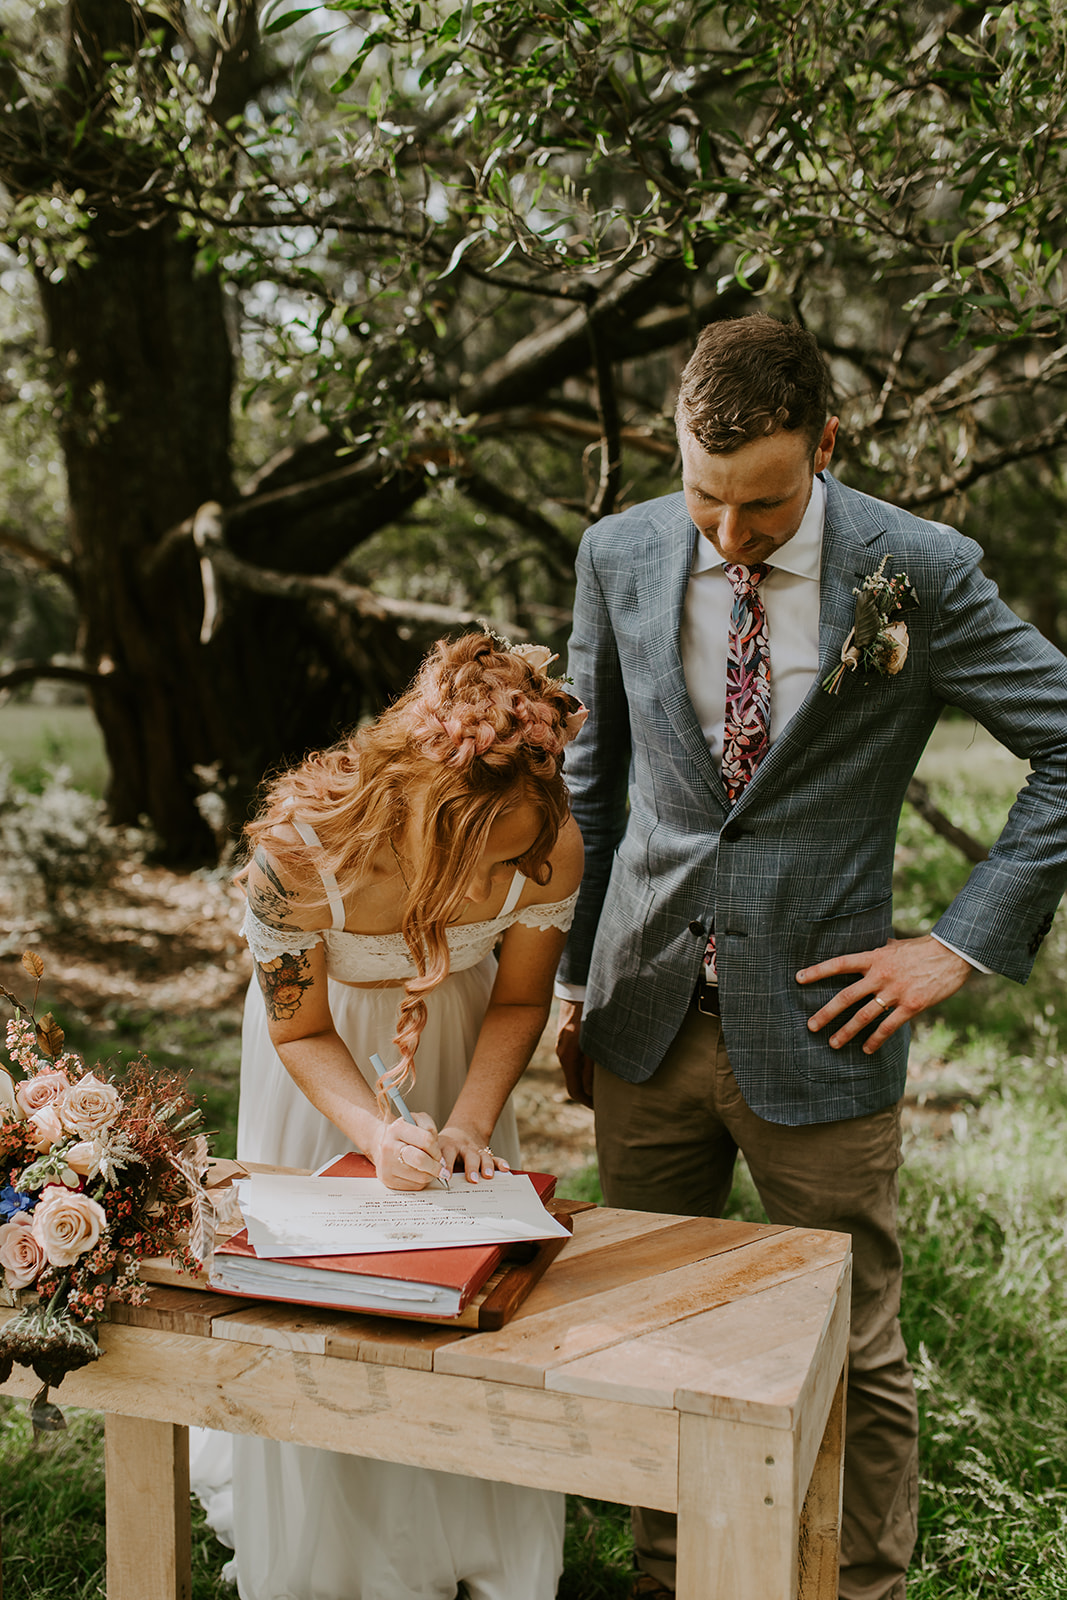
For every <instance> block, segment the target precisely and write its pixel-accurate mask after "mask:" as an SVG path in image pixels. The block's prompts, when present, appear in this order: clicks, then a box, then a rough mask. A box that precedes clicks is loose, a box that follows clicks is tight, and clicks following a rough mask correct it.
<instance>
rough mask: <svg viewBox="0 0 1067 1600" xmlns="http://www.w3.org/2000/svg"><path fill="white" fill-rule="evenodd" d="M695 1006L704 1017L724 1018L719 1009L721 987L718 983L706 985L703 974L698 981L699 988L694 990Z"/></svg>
mask: <svg viewBox="0 0 1067 1600" xmlns="http://www.w3.org/2000/svg"><path fill="white" fill-rule="evenodd" d="M693 1005H694V1007H695V1008H696V1010H697V1011H699V1012H700V1014H701V1015H702V1016H705V1017H720V1016H722V1012H721V1010H720V1009H719V986H718V984H717V983H705V981H704V974H703V973H701V974H700V977H699V978H698V979H697V986H696V988H695V989H694V990H693Z"/></svg>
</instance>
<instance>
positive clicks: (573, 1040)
mask: <svg viewBox="0 0 1067 1600" xmlns="http://www.w3.org/2000/svg"><path fill="white" fill-rule="evenodd" d="M581 1026H582V1005H581V1001H579V1000H561V1001H560V1003H559V1028H558V1029H557V1032H556V1054H557V1056H558V1057H559V1064H560V1066H561V1067H562V1068H563V1077H564V1081H565V1082H566V1085H567V1093H568V1094H569V1095H570V1097H571V1099H572V1100H577V1102H578V1104H579V1105H580V1106H592V1104H593V1063H592V1061H591V1060H590V1058H589V1057H588V1056H587V1055H584V1054H583V1053H582V1046H581V1043H580V1042H579V1037H578V1036H579V1033H580V1032H581Z"/></svg>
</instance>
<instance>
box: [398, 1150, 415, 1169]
mask: <svg viewBox="0 0 1067 1600" xmlns="http://www.w3.org/2000/svg"><path fill="white" fill-rule="evenodd" d="M407 1149H408V1147H407V1145H406V1144H402V1145H401V1146H400V1159H401V1161H402V1162H403V1163H404V1165H405V1167H411V1168H412V1170H414V1163H413V1162H411V1161H409V1160H408V1158H407Z"/></svg>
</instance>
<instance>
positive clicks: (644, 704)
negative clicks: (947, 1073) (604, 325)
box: [558, 317, 1067, 1600]
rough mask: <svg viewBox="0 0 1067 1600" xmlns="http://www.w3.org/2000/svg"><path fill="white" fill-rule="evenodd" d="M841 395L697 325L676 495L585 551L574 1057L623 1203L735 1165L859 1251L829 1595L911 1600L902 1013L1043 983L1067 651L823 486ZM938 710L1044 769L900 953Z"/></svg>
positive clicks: (655, 1560) (700, 1192) (982, 583)
mask: <svg viewBox="0 0 1067 1600" xmlns="http://www.w3.org/2000/svg"><path fill="white" fill-rule="evenodd" d="M829 399H830V386H829V378H828V374H827V371H826V367H825V364H824V362H823V360H822V358H821V356H820V354H819V351H818V348H817V346H816V344H815V341H814V340H813V339H812V338H811V336H810V335H809V334H807V333H806V332H804V331H803V330H802V329H800V328H799V327H797V326H795V325H792V324H785V323H779V322H777V321H775V320H773V319H772V318H769V317H746V318H741V319H738V320H736V321H729V322H720V323H714V324H712V325H711V326H710V327H708V328H705V329H704V332H703V333H702V335H701V337H700V340H699V343H698V345H697V348H696V351H695V353H694V355H693V357H692V358H691V360H690V362H689V364H688V366H687V367H686V370H685V373H684V375H683V378H682V385H681V391H680V395H679V403H678V436H679V447H680V450H681V459H682V473H683V489H682V492H681V493H678V494H672V495H667V496H665V497H664V498H663V499H659V500H653V501H650V502H648V503H646V504H643V505H638V506H635V507H633V508H632V509H630V510H628V511H625V512H623V513H621V514H620V515H618V516H612V517H607V518H605V519H604V520H603V521H602V522H599V523H597V524H596V525H595V526H594V527H592V528H590V529H589V530H588V532H587V533H586V535H585V538H584V539H583V541H582V547H581V551H580V553H579V558H578V590H577V597H576V602H575V614H574V632H573V635H572V639H571V645H570V653H569V663H568V665H569V671H570V673H571V674H572V676H573V678H574V683H575V690H576V693H577V694H578V695H579V696H580V697H581V698H582V700H584V702H585V703H586V704H587V705H588V707H589V708H590V717H589V721H588V723H587V724H586V727H585V729H584V730H583V733H582V734H581V736H580V737H579V739H578V740H577V741H576V743H575V745H574V746H572V750H571V751H570V752H568V760H567V781H568V785H569V787H570V789H571V792H572V796H573V803H574V812H575V815H576V817H577V819H578V822H579V825H580V827H581V830H582V834H583V836H584V839H585V846H586V875H585V880H584V884H583V888H582V893H581V898H580V901H579V905H578V911H577V915H576V918H575V923H574V927H573V929H572V931H571V935H570V939H569V942H568V945H567V949H566V952H565V955H564V959H563V963H562V965H561V967H560V973H559V978H560V987H559V991H558V992H560V994H561V995H562V996H563V1006H562V1017H561V1027H560V1039H559V1053H560V1059H561V1061H562V1063H563V1066H564V1071H565V1073H566V1077H567V1083H568V1087H569V1089H570V1092H571V1094H572V1095H573V1096H574V1097H575V1098H576V1099H580V1100H584V1101H585V1102H586V1103H587V1104H592V1103H594V1102H595V1107H596V1115H597V1151H598V1157H599V1161H600V1170H601V1179H602V1184H603V1188H604V1194H605V1198H606V1199H607V1201H608V1203H609V1204H612V1205H618V1206H624V1207H630V1208H635V1209H638V1210H651V1211H670V1212H680V1213H685V1214H695V1215H711V1216H714V1215H717V1214H720V1213H721V1210H722V1208H723V1206H724V1205H725V1203H726V1199H727V1196H728V1195H729V1192H730V1186H731V1181H732V1175H733V1168H734V1162H735V1159H736V1154H737V1151H738V1149H740V1150H741V1151H742V1152H743V1153H744V1155H745V1157H746V1159H747V1162H748V1165H749V1168H750V1170H751V1172H752V1175H753V1178H754V1180H755V1183H756V1185H757V1188H758V1189H759V1192H760V1195H761V1197H762V1200H763V1203H764V1205H765V1207H766V1210H767V1213H768V1215H769V1217H770V1218H771V1220H772V1221H775V1222H783V1223H792V1224H797V1225H801V1226H806V1227H818V1228H828V1229H835V1230H840V1231H844V1232H848V1233H850V1234H851V1236H852V1241H853V1251H854V1274H855V1275H854V1283H853V1303H852V1316H853V1326H852V1340H851V1346H850V1376H849V1391H848V1400H847V1435H846V1439H847V1442H846V1473H845V1508H844V1521H843V1533H842V1565H841V1575H840V1594H841V1596H842V1600H902V1597H903V1595H904V1590H905V1573H906V1571H907V1567H908V1562H909V1559H910V1556H911V1552H912V1548H913V1545H914V1541H915V1521H916V1499H917V1432H918V1427H917V1413H916V1405H915V1395H914V1386H913V1383H912V1376H911V1370H910V1367H909V1365H908V1360H907V1354H906V1351H905V1348H904V1343H903V1339H902V1337H901V1333H900V1326H899V1322H898V1318H897V1313H898V1309H899V1302H900V1280H901V1255H900V1249H899V1246H898V1243H897V1235H896V1200H897V1169H898V1167H899V1164H900V1144H901V1141H900V1109H899V1108H900V1099H901V1095H902V1093H903V1089H904V1080H905V1072H906V1065H907V1051H908V1023H909V1020H910V1019H911V1018H912V1017H914V1016H916V1015H918V1013H919V1012H921V1011H923V1010H924V1009H925V1008H926V1007H927V1006H930V1005H934V1004H936V1003H937V1002H938V1001H940V1000H943V999H944V998H946V997H947V996H948V995H950V994H952V993H953V992H954V991H955V990H957V989H958V988H959V987H960V986H961V984H962V983H963V982H964V981H965V979H966V978H967V976H968V974H969V973H970V971H971V970H972V968H974V967H979V968H981V969H982V970H983V971H990V970H992V971H996V972H1000V973H1005V974H1007V975H1008V976H1009V977H1011V978H1014V979H1016V980H1018V981H1019V982H1024V981H1025V980H1026V978H1027V976H1028V975H1029V972H1030V968H1031V965H1032V963H1033V959H1034V956H1035V954H1036V952H1037V950H1038V947H1039V946H1040V944H1041V941H1042V939H1043V938H1044V936H1045V934H1046V933H1047V931H1048V928H1049V926H1050V924H1051V921H1052V915H1053V911H1054V909H1055V907H1056V905H1057V902H1058V901H1059V898H1060V895H1061V894H1062V892H1063V890H1064V887H1065V886H1067V661H1065V659H1064V657H1063V656H1062V655H1060V653H1059V652H1058V651H1057V650H1055V649H1053V648H1052V646H1051V645H1049V644H1048V643H1047V642H1046V641H1045V640H1044V639H1043V638H1042V637H1041V636H1040V635H1039V634H1038V633H1036V632H1035V630H1034V629H1032V628H1031V627H1029V626H1028V625H1026V624H1025V623H1023V622H1022V621H1020V619H1019V618H1018V617H1016V616H1015V615H1014V614H1013V613H1012V612H1011V611H1010V610H1009V609H1008V608H1007V607H1006V606H1004V605H1003V604H1002V602H1001V601H1000V600H999V598H998V596H997V592H996V589H995V586H994V585H993V584H992V583H991V582H990V581H989V580H988V579H987V578H985V577H984V576H983V574H982V573H981V571H980V570H979V567H978V561H979V559H980V556H981V551H980V550H979V548H978V546H977V545H976V544H974V543H973V542H972V541H971V540H969V539H967V538H964V537H963V536H962V535H961V534H959V533H957V532H956V531H955V530H953V529H951V528H948V527H945V526H944V525H942V524H938V523H931V522H924V521H922V520H920V519H919V518H916V517H914V516H911V515H909V514H908V513H906V512H904V511H901V510H898V509H896V508H895V507H893V506H891V505H887V504H885V503H883V502H881V501H877V500H873V499H871V498H869V497H868V496H866V495H863V494H859V493H857V492H855V491H854V490H851V489H847V488H844V487H843V486H842V485H840V484H838V483H837V482H836V480H835V479H834V478H833V477H832V476H831V475H830V473H829V472H828V471H827V470H826V469H827V467H828V465H829V462H830V458H831V456H832V453H833V449H834V443H835V439H836V434H837V418H836V417H833V416H830V415H829V409H830V408H829ZM894 578H899V579H901V580H902V581H900V582H898V583H897V585H896V589H895V593H896V595H897V596H898V598H899V599H900V601H901V602H902V604H901V606H900V608H899V609H894V610H892V612H891V614H887V615H885V616H883V617H881V619H880V620H878V619H876V627H877V628H878V629H879V630H880V632H879V637H880V641H881V642H880V644H879V646H878V648H877V649H875V650H874V651H873V652H872V651H871V650H869V649H866V650H863V651H857V649H855V648H853V650H852V652H851V654H849V650H848V647H849V645H850V644H851V645H852V646H853V647H856V646H859V645H862V644H864V642H865V641H866V643H867V644H869V642H870V639H869V635H870V628H869V626H867V625H866V624H864V623H863V622H862V620H861V619H859V618H858V614H857V591H858V590H864V589H866V592H867V594H868V596H872V595H873V597H875V598H878V597H879V596H884V595H885V592H886V585H887V583H889V582H890V581H891V580H893V579H894ZM735 586H736V588H735ZM753 597H755V598H753ZM861 609H862V608H861ZM868 616H869V610H868ZM739 619H740V620H739ZM857 621H860V626H859V628H858V637H856V638H852V639H850V630H851V629H852V628H853V624H854V622H857ZM889 624H891V625H892V629H893V631H892V634H891V636H890V635H889V634H888V633H887V632H886V627H887V625H889ZM738 641H740V642H738ZM843 649H844V651H845V658H844V660H843V657H842V651H843ZM768 656H769V686H768V684H767V676H768V667H767V658H768ZM839 667H841V668H842V671H841V673H840V681H839V683H838V685H837V688H836V692H829V691H828V690H827V688H826V687H825V684H826V682H827V680H830V679H831V678H832V675H833V674H834V672H835V670H836V669H837V668H839ZM731 675H732V676H731ZM761 681H762V683H763V688H762V689H761V688H760V682H761ZM761 696H762V702H761V698H760V697H761ZM761 704H762V709H761ZM946 705H954V706H958V707H960V708H961V709H962V710H964V711H966V712H968V713H970V714H971V715H972V716H974V717H976V718H977V719H978V720H979V721H980V722H982V723H983V724H984V725H985V727H987V728H988V729H989V730H990V731H991V732H992V733H993V734H994V735H995V736H996V738H998V739H999V740H1000V741H1001V742H1002V743H1003V744H1005V745H1007V746H1008V748H1009V749H1011V750H1012V751H1013V752H1014V753H1015V754H1016V755H1018V756H1023V757H1026V758H1028V759H1029V760H1030V762H1031V765H1032V768H1033V772H1032V776H1031V777H1030V779H1029V780H1028V783H1027V785H1026V787H1025V788H1024V790H1023V792H1022V793H1021V795H1020V796H1019V798H1018V799H1017V801H1016V802H1015V805H1014V806H1013V808H1012V810H1011V813H1010V816H1009V818H1008V821H1007V823H1006V826H1005V828H1004V831H1003V832H1002V834H1001V836H1000V838H999V840H998V842H997V844H996V846H995V847H994V849H993V851H992V852H991V854H990V857H989V860H988V861H987V862H984V863H982V864H981V865H980V866H977V867H976V868H975V869H974V871H973V872H972V873H971V876H970V878H969V880H968V882H967V884H966V886H965V888H964V889H963V890H961V892H960V893H959V895H957V897H956V899H955V900H954V901H953V902H952V904H951V905H950V906H949V908H948V909H947V910H946V912H945V913H944V915H943V916H942V917H941V918H940V919H939V921H938V923H937V925H936V927H935V928H934V930H933V932H932V933H931V934H929V935H926V936H924V937H922V938H917V939H909V940H895V939H894V938H893V937H892V916H891V911H892V903H891V888H892V869H893V849H894V839H895V834H896V826H897V821H898V818H899V814H900V808H901V805H902V804H903V800H904V795H905V791H906V789H907V786H908V782H909V780H910V778H911V776H912V773H913V772H914V769H915V766H916V763H917V762H918V760H919V757H920V755H921V753H922V750H923V747H924V746H925V744H926V742H927V739H928V738H929V736H930V733H931V730H932V729H933V727H934V724H935V722H936V721H937V718H938V715H939V713H940V712H941V710H942V709H943V707H945V706H946ZM768 714H769V727H768V726H767V723H768ZM761 717H762V723H761V720H760V719H761ZM724 757H725V767H724ZM724 771H725V773H726V776H727V781H726V782H724ZM712 946H713V952H714V953H713V954H712ZM579 1029H580V1035H579ZM594 1063H595V1066H594ZM634 1522H635V1542H636V1546H637V1560H638V1566H639V1569H640V1570H639V1575H638V1578H637V1581H636V1584H635V1587H634V1591H633V1593H634V1594H635V1595H649V1596H651V1595H658V1594H664V1593H669V1592H670V1591H671V1590H672V1589H673V1586H674V1530H673V1519H671V1518H668V1517H666V1516H665V1515H664V1514H663V1513H659V1512H649V1511H642V1510H635V1513H634Z"/></svg>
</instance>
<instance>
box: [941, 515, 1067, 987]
mask: <svg viewBox="0 0 1067 1600" xmlns="http://www.w3.org/2000/svg"><path fill="white" fill-rule="evenodd" d="M981 554H982V552H981V550H980V549H979V547H978V545H976V544H975V543H974V542H973V541H972V540H970V539H966V538H961V539H960V541H959V545H958V548H957V553H956V559H955V561H954V562H953V564H952V567H951V569H950V571H949V573H948V576H947V578H946V581H945V584H944V587H943V590H942V593H941V600H940V608H939V615H938V622H937V626H936V629H935V634H934V638H933V640H932V643H931V652H932V653H931V675H932V687H933V688H934V689H935V691H936V692H937V694H938V695H939V696H940V697H941V698H942V699H944V700H945V701H947V702H948V703H949V704H950V705H954V706H958V707H960V708H961V709H962V710H964V711H967V712H969V713H970V715H971V716H973V717H974V718H975V719H976V721H978V722H981V723H982V725H983V726H984V727H985V728H988V730H989V732H990V733H991V734H992V735H993V736H994V738H996V739H998V740H999V741H1000V742H1001V743H1002V744H1003V745H1006V746H1007V748H1008V749H1009V750H1011V751H1012V753H1013V754H1014V755H1016V756H1019V757H1021V758H1023V759H1025V760H1028V761H1029V762H1030V765H1031V768H1032V771H1031V774H1030V777H1029V778H1028V779H1027V781H1026V784H1025V785H1024V787H1023V789H1022V790H1021V792H1020V794H1019V796H1018V798H1017V799H1016V801H1015V803H1014V805H1013V806H1012V808H1011V811H1010V812H1009V814H1008V819H1007V822H1006V823H1005V826H1004V829H1003V831H1002V832H1001V834H1000V837H999V838H998V839H997V842H996V844H995V845H994V846H993V848H992V850H991V852H990V855H989V859H988V861H984V862H981V863H979V864H978V865H977V866H976V867H975V868H974V870H973V871H972V872H971V874H970V877H969V878H968V880H967V882H966V884H965V885H964V887H963V888H962V889H961V891H960V892H959V894H958V895H957V896H956V898H955V899H954V900H953V901H952V903H951V905H950V906H949V907H948V909H947V910H946V911H945V913H944V915H943V916H941V917H940V918H939V919H938V921H937V923H936V925H935V927H934V930H933V931H934V932H935V933H936V934H938V935H939V936H940V937H941V938H942V939H944V940H945V941H946V942H947V943H948V944H951V945H955V946H956V947H957V948H958V949H959V950H961V951H963V952H964V953H965V954H967V955H973V956H974V957H975V958H976V959H977V960H978V961H980V962H982V963H983V964H984V965H986V966H988V967H991V968H992V969H993V970H994V971H996V972H1000V973H1003V974H1004V975H1005V976H1007V977H1010V978H1014V979H1016V980H1017V981H1019V982H1025V980H1026V979H1027V978H1028V977H1029V975H1030V970H1031V968H1032V966H1033V962H1034V957H1035V956H1036V954H1037V951H1038V949H1039V947H1040V945H1041V942H1042V940H1043V939H1044V937H1045V935H1046V933H1047V932H1048V930H1049V928H1050V927H1051V925H1052V917H1053V913H1054V912H1055V909H1056V906H1057V904H1058V903H1059V900H1060V897H1061V895H1062V894H1063V892H1064V889H1065V888H1067V658H1065V657H1064V656H1063V655H1062V654H1061V653H1060V651H1059V650H1057V649H1056V648H1055V647H1054V646H1053V645H1051V644H1050V643H1049V642H1048V640H1047V639H1045V638H1043V637H1042V635H1041V634H1040V633H1038V631H1037V630H1036V628H1033V627H1031V626H1030V625H1029V624H1028V623H1025V622H1023V621H1021V619H1020V618H1019V617H1017V616H1016V615H1015V613H1014V612H1013V611H1011V610H1010V609H1009V608H1008V607H1007V606H1006V605H1005V604H1004V603H1003V601H1002V600H1001V599H1000V597H999V594H998V592H997V587H996V585H995V584H994V583H993V582H992V581H991V580H990V579H989V578H987V577H986V576H985V575H984V574H983V573H982V572H981V571H980V570H979V567H978V562H979V560H980V558H981Z"/></svg>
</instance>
